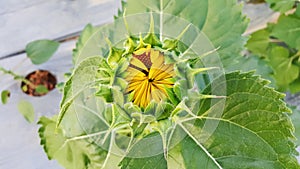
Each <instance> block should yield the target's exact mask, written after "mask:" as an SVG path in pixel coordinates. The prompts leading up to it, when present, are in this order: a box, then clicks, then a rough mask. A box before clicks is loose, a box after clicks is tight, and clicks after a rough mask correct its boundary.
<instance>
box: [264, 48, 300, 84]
mask: <svg viewBox="0 0 300 169" xmlns="http://www.w3.org/2000/svg"><path fill="white" fill-rule="evenodd" d="M269 60H270V65H271V66H272V68H273V70H274V78H275V79H276V83H277V85H278V86H279V88H280V90H286V89H287V88H288V85H289V84H290V83H291V82H293V81H294V80H296V79H297V78H298V75H299V67H298V66H296V65H294V64H292V61H291V58H289V51H288V50H287V49H286V48H284V47H279V46H277V47H275V48H273V49H272V51H271V53H270V56H269Z"/></svg>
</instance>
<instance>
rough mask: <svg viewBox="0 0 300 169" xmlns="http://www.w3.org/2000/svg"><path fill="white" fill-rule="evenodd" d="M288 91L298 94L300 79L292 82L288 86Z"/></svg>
mask: <svg viewBox="0 0 300 169" xmlns="http://www.w3.org/2000/svg"><path fill="white" fill-rule="evenodd" d="M289 89H290V92H291V93H298V92H300V78H299V77H298V79H297V80H295V81H293V82H292V83H291V84H290V85H289Z"/></svg>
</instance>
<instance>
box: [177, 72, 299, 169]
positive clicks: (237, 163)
mask: <svg viewBox="0 0 300 169" xmlns="http://www.w3.org/2000/svg"><path fill="white" fill-rule="evenodd" d="M267 83H268V82H267V81H265V80H262V79H260V78H259V77H258V76H253V75H252V73H245V74H240V73H237V72H234V73H230V74H227V75H226V93H227V94H226V96H227V97H226V102H224V100H223V101H222V100H219V101H218V100H216V99H214V100H211V99H206V100H201V101H200V103H199V104H197V105H200V106H199V107H196V108H197V110H198V116H197V117H194V118H190V120H185V121H182V122H181V121H179V123H178V126H179V127H180V128H179V129H180V130H181V133H182V132H185V133H187V135H188V136H189V137H190V138H191V139H192V141H193V142H194V143H193V144H194V146H195V144H197V145H198V146H197V148H193V153H194V154H196V153H197V154H201V155H198V156H200V157H202V156H204V157H205V159H204V160H202V161H211V160H212V161H214V164H215V165H216V166H222V168H270V169H271V168H282V169H285V168H300V166H299V164H298V162H297V160H296V158H295V155H296V152H295V145H294V144H293V143H292V141H291V140H292V139H294V136H293V134H292V132H293V125H292V123H291V122H290V119H289V117H288V116H287V114H286V112H289V111H290V110H289V109H288V108H287V107H286V105H285V103H284V102H283V101H282V98H283V97H284V95H283V94H281V93H278V92H276V91H274V90H273V89H271V88H269V87H266V86H265V85H266V84H267ZM212 90H224V84H217V85H215V86H214V87H213V89H212V87H211V86H208V87H207V88H206V89H205V90H204V91H203V93H202V94H210V92H211V91H212ZM223 108H224V109H223ZM222 109H223V111H220V110H222ZM191 110H192V109H191ZM205 125H206V126H209V127H205ZM179 129H178V130H179ZM182 155H184V154H182ZM188 155H189V154H186V157H183V158H184V159H185V158H186V159H185V164H186V163H188V164H189V166H196V164H197V163H199V161H197V160H195V161H191V160H190V158H189V157H188ZM187 160H188V161H187ZM219 168H220V167H219Z"/></svg>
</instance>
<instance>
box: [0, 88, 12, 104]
mask: <svg viewBox="0 0 300 169" xmlns="http://www.w3.org/2000/svg"><path fill="white" fill-rule="evenodd" d="M9 97H10V91H8V90H3V91H2V92H1V102H2V104H6V103H7V101H8V99H9Z"/></svg>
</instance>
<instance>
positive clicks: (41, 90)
mask: <svg viewBox="0 0 300 169" xmlns="http://www.w3.org/2000/svg"><path fill="white" fill-rule="evenodd" d="M35 91H36V92H37V93H38V94H46V93H48V92H49V90H48V89H47V87H46V86H44V85H38V86H37V87H36V88H35Z"/></svg>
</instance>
